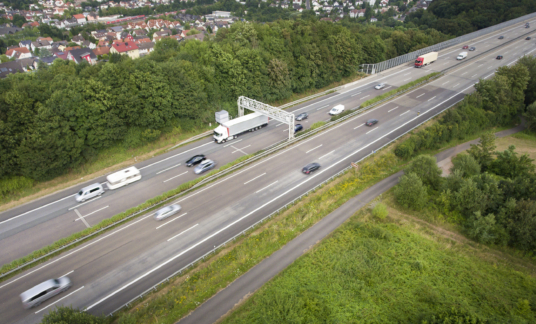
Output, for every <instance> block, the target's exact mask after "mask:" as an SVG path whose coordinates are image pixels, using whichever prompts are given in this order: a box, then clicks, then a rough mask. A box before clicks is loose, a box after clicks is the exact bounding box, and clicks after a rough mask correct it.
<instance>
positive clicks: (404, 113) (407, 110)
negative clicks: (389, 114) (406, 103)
mask: <svg viewBox="0 0 536 324" xmlns="http://www.w3.org/2000/svg"><path fill="white" fill-rule="evenodd" d="M409 112H410V110H407V111H406V112H403V113H401V114H400V116H402V115H404V114H407V113H409Z"/></svg>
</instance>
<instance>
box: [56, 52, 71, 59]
mask: <svg viewBox="0 0 536 324" xmlns="http://www.w3.org/2000/svg"><path fill="white" fill-rule="evenodd" d="M67 54H69V53H68V52H57V53H54V56H55V57H57V58H60V59H62V60H65V61H66V60H67Z"/></svg>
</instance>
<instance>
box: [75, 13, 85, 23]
mask: <svg viewBox="0 0 536 324" xmlns="http://www.w3.org/2000/svg"><path fill="white" fill-rule="evenodd" d="M73 18H75V19H76V22H77V23H78V24H79V25H85V24H86V22H87V20H86V16H84V15H83V14H77V15H73Z"/></svg>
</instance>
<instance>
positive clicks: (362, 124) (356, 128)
mask: <svg viewBox="0 0 536 324" xmlns="http://www.w3.org/2000/svg"><path fill="white" fill-rule="evenodd" d="M362 126H365V124H361V125H359V126H357V127H355V128H354V129H358V128H359V127H362Z"/></svg>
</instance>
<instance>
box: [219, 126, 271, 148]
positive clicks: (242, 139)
mask: <svg viewBox="0 0 536 324" xmlns="http://www.w3.org/2000/svg"><path fill="white" fill-rule="evenodd" d="M275 127H277V126H275ZM242 140H243V138H242V139H239V140H238V141H234V142H232V143H231V144H227V145H224V146H223V147H227V146H231V145H233V144H236V143H238V142H241V141H242Z"/></svg>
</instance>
